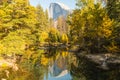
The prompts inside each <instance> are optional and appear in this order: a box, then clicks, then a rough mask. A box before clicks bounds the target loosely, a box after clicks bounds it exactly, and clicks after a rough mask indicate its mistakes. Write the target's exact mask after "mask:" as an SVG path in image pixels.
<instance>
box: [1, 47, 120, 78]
mask: <svg viewBox="0 0 120 80" xmlns="http://www.w3.org/2000/svg"><path fill="white" fill-rule="evenodd" d="M17 66H18V68H19V69H18V70H17V71H15V70H13V69H12V68H8V69H6V70H3V71H0V80H120V77H119V76H120V71H119V70H108V71H105V70H101V69H99V68H97V67H95V66H94V64H91V63H90V62H89V61H87V60H85V59H83V58H82V57H81V58H80V57H77V56H76V55H75V53H74V52H70V51H69V50H68V49H67V48H65V49H60V48H49V49H40V50H38V51H37V52H36V53H31V54H30V53H29V55H27V54H26V56H23V57H22V59H20V60H19V61H18V62H17Z"/></svg>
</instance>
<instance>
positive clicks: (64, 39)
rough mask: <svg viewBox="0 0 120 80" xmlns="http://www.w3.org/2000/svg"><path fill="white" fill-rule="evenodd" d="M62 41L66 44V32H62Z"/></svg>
mask: <svg viewBox="0 0 120 80" xmlns="http://www.w3.org/2000/svg"><path fill="white" fill-rule="evenodd" d="M62 42H63V43H65V44H67V43H68V37H67V35H66V34H62Z"/></svg>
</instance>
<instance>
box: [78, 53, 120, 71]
mask: <svg viewBox="0 0 120 80" xmlns="http://www.w3.org/2000/svg"><path fill="white" fill-rule="evenodd" d="M79 56H83V57H84V58H85V59H86V60H87V61H89V62H91V63H94V64H96V67H98V68H101V69H103V70H111V69H116V68H117V69H120V58H119V57H118V55H115V54H114V55H113V54H85V55H84V54H80V55H79Z"/></svg>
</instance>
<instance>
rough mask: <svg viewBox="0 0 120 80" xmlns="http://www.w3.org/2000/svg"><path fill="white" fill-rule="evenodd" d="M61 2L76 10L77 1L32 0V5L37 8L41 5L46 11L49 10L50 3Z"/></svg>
mask: <svg viewBox="0 0 120 80" xmlns="http://www.w3.org/2000/svg"><path fill="white" fill-rule="evenodd" d="M54 2H60V3H63V4H65V5H67V6H68V7H69V8H70V9H74V8H75V7H76V6H75V3H76V0H30V4H31V5H33V6H36V5H37V4H40V5H41V6H42V7H43V9H44V10H46V9H48V8H49V5H50V3H54Z"/></svg>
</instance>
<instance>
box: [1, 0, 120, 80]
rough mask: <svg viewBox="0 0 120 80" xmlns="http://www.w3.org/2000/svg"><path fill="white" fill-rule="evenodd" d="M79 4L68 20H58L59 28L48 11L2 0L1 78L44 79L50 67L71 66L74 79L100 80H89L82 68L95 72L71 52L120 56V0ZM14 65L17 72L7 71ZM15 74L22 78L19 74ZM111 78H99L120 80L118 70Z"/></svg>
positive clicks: (91, 0) (23, 0) (25, 0)
mask: <svg viewBox="0 0 120 80" xmlns="http://www.w3.org/2000/svg"><path fill="white" fill-rule="evenodd" d="M75 1H76V8H75V9H74V10H73V11H72V13H70V14H69V15H68V16H67V18H64V17H63V16H59V18H58V19H57V25H56V27H55V26H54V25H55V21H54V20H53V19H51V18H49V15H48V14H49V12H48V10H47V9H46V10H44V9H43V8H42V6H41V5H40V4H38V5H37V6H36V7H35V6H32V5H31V4H30V2H29V0H0V79H1V78H3V77H4V76H6V77H7V78H8V79H7V78H6V79H2V80H38V78H39V79H40V80H42V79H43V78H44V77H45V76H47V78H48V77H49V76H48V72H49V70H48V67H49V66H51V65H53V66H54V64H55V67H56V66H57V67H58V68H59V67H60V69H61V68H62V69H63V68H64V67H66V66H64V64H67V63H68V65H67V68H68V70H66V73H68V72H69V73H70V74H71V75H72V76H73V78H74V79H73V80H78V79H80V77H81V76H83V75H84V74H85V77H86V79H85V77H84V79H82V78H81V80H98V78H97V77H96V76H93V77H92V76H89V77H88V75H89V72H87V71H85V73H84V71H83V69H84V70H86V68H88V69H89V68H91V65H89V63H88V61H86V60H79V59H83V57H82V58H79V57H80V56H77V57H76V56H75V55H73V54H71V53H70V52H74V54H80V53H82V52H84V53H85V55H86V54H96V55H99V54H106V53H108V54H110V55H112V54H117V55H119V53H120V0H75ZM76 46H77V47H76ZM59 48H60V49H59ZM61 48H65V49H61ZM73 48H74V49H73ZM70 49H71V50H70ZM72 50H73V51H72ZM74 50H75V51H74ZM69 53H70V54H69ZM21 58H22V59H21ZM117 58H119V56H117ZM7 60H8V61H7ZM17 60H18V61H17ZM17 62H18V63H17ZM84 62H87V64H85V63H84ZM103 62H104V61H103ZM77 63H78V64H77ZM82 64H83V66H81V65H82ZM11 65H12V68H13V71H12V70H11V68H10V69H9V68H8V67H11ZM88 66H89V67H88ZM92 66H93V65H92ZM1 67H3V69H2V68H1ZM6 67H7V68H6ZM83 67H84V68H83ZM18 69H19V70H21V71H19V70H18ZM65 69H66V68H65ZM80 69H82V70H80ZM92 69H93V68H91V69H90V70H92ZM95 69H96V70H98V72H100V70H99V69H98V68H95ZM15 71H18V72H17V74H19V75H22V76H19V75H16V73H15ZM58 71H60V70H58ZM76 71H77V72H76ZM9 73H11V75H12V76H10V74H9ZM23 73H25V74H27V75H24V74H23ZM64 73H65V72H64ZM76 73H78V74H76ZM91 73H92V71H91V72H90V75H91ZM94 73H95V72H94ZM111 73H112V75H114V76H112V77H111V74H110V75H109V78H104V77H103V76H102V77H101V74H100V73H99V75H100V76H99V80H108V79H109V80H113V78H114V79H115V77H116V78H118V79H116V80H119V79H120V78H119V77H117V75H116V74H117V71H113V72H111ZM118 73H119V72H118ZM2 74H3V75H2ZM45 74H46V75H45ZM44 75H45V76H44ZM102 75H104V74H102ZM105 75H108V74H105ZM15 76H18V77H17V78H16V77H15ZM9 78H10V79H9ZM28 78H29V79H28ZM89 78H90V79H89ZM102 78H103V79H102ZM44 80H47V79H44ZM48 80H49V79H48ZM63 80H66V79H63ZM70 80H71V79H70Z"/></svg>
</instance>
